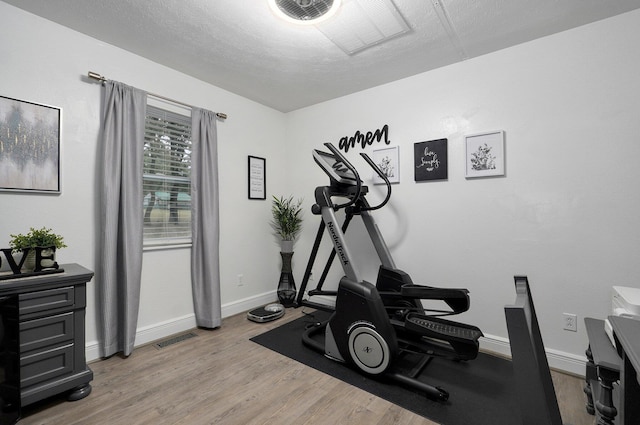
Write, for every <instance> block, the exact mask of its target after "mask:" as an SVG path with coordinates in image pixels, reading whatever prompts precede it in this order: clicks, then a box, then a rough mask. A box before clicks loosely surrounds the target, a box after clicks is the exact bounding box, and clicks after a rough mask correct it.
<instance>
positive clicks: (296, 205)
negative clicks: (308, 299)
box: [271, 196, 302, 307]
mask: <svg viewBox="0 0 640 425" xmlns="http://www.w3.org/2000/svg"><path fill="white" fill-rule="evenodd" d="M271 214H272V216H273V219H272V221H271V226H272V227H273V229H274V230H275V233H276V235H277V236H278V237H279V238H280V244H281V245H280V256H281V257H282V270H281V272H280V280H279V282H278V300H279V301H280V304H282V305H284V306H285V307H291V306H293V304H294V302H295V298H296V284H295V281H294V279H293V273H292V269H291V259H292V257H293V243H294V241H295V240H296V237H297V236H298V234H299V233H300V230H302V200H297V201H294V199H293V196H290V197H288V198H284V197H282V196H281V197H279V198H278V197H276V196H274V197H273V199H272V204H271Z"/></svg>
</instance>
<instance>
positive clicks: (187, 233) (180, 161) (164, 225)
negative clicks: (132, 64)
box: [142, 105, 191, 246]
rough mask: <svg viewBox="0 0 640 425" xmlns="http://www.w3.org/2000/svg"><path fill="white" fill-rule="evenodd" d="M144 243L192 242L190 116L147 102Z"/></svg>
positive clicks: (174, 243) (175, 243)
mask: <svg viewBox="0 0 640 425" xmlns="http://www.w3.org/2000/svg"><path fill="white" fill-rule="evenodd" d="M142 189H143V196H144V198H143V209H144V245H145V246H156V245H177V244H186V243H191V118H190V117H187V116H184V115H180V114H177V113H174V112H171V111H166V110H164V109H160V108H157V107H155V106H151V105H147V117H146V122H145V136H144V166H143V183H142Z"/></svg>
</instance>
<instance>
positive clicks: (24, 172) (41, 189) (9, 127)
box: [0, 96, 62, 194]
mask: <svg viewBox="0 0 640 425" xmlns="http://www.w3.org/2000/svg"><path fill="white" fill-rule="evenodd" d="M61 123H62V109H60V108H57V107H55V106H49V105H43V104H40V103H34V102H27V101H25V100H19V99H13V98H10V97H5V96H0V190H3V191H18V192H38V193H56V194H59V193H60V133H61Z"/></svg>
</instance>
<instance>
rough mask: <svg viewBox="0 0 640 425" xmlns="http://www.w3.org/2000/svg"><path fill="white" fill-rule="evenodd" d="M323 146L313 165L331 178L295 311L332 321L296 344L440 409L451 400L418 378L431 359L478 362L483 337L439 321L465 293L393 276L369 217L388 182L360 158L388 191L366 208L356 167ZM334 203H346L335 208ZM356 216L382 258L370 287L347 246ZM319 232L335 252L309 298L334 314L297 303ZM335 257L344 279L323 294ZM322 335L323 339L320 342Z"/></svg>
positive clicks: (461, 305)
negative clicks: (428, 303) (440, 305)
mask: <svg viewBox="0 0 640 425" xmlns="http://www.w3.org/2000/svg"><path fill="white" fill-rule="evenodd" d="M325 146H326V147H327V148H328V149H329V151H330V153H328V152H323V151H319V150H314V151H313V158H314V160H315V162H316V163H317V164H318V165H319V166H320V168H322V170H323V171H324V172H325V173H326V174H327V175H328V176H329V179H330V185H329V186H320V187H317V188H316V190H315V204H314V205H313V206H312V213H313V214H315V215H320V216H321V217H322V220H321V223H320V227H319V229H318V233H317V235H316V240H315V242H314V246H313V249H312V253H311V256H310V258H309V262H308V264H307V268H306V271H305V275H304V278H303V281H302V285H301V287H300V292H299V294H298V299H297V304H298V305H299V306H303V305H304V306H310V307H313V308H316V309H320V310H325V311H331V312H333V313H332V314H331V317H330V318H329V319H328V320H327V321H325V322H323V323H319V324H317V325H315V326H313V327H311V328H309V329H307V330H306V331H305V333H304V334H303V337H302V341H303V343H304V344H305V345H306V346H308V347H310V348H312V349H314V350H316V351H318V352H321V353H323V354H324V355H325V356H327V357H329V358H331V359H333V360H336V361H339V362H344V363H347V364H350V365H352V366H355V367H356V368H357V369H358V370H359V371H361V372H363V373H365V374H367V375H371V376H379V377H386V378H389V379H391V380H393V381H395V382H398V383H400V384H403V385H407V386H409V387H411V388H413V389H415V390H418V391H421V392H424V393H426V395H427V396H428V397H430V398H433V399H436V400H439V401H446V400H447V399H448V398H449V393H448V392H447V391H446V390H444V389H442V388H440V387H434V386H432V385H429V384H426V383H424V382H421V381H419V380H418V379H417V377H418V376H419V375H420V374H421V373H422V372H423V370H424V368H425V367H426V365H427V364H428V363H429V361H430V360H431V359H432V358H433V357H435V356H439V357H447V358H450V359H455V360H471V359H474V358H475V357H476V356H477V354H478V349H479V343H478V339H479V338H480V337H481V336H483V334H482V331H481V330H480V329H478V328H477V327H475V326H471V325H466V324H463V323H458V322H453V321H450V320H446V319H443V318H441V317H440V316H447V315H453V314H459V313H462V312H464V311H467V310H468V309H469V304H470V300H469V293H468V291H467V290H466V289H447V288H434V287H430V286H422V285H415V284H413V282H412V280H411V277H410V276H409V275H408V274H407V273H405V272H403V271H402V270H399V269H397V268H396V266H395V263H394V261H393V258H392V257H391V254H390V252H389V250H388V248H387V246H386V243H385V241H384V239H383V238H382V234H381V233H380V230H379V228H378V226H377V224H376V223H375V220H374V219H373V217H372V216H371V214H370V212H371V211H373V210H375V209H379V208H381V207H383V206H384V205H386V203H387V202H388V201H389V198H390V196H391V184H390V183H389V180H388V179H387V177H386V175H385V174H384V173H383V172H382V171H381V170H380V169H379V168H378V166H377V165H376V164H375V163H374V162H373V160H371V158H370V157H369V156H368V155H366V154H365V153H361V154H360V155H361V156H362V158H363V159H364V160H365V161H366V162H367V164H368V165H369V166H370V167H371V168H372V169H373V170H374V171H375V172H376V174H378V175H379V176H380V177H381V178H382V179H383V180H384V182H385V184H386V186H387V195H386V197H385V199H384V200H383V201H382V202H381V203H380V204H379V205H376V206H373V207H372V206H370V205H369V204H368V202H367V200H366V197H365V195H366V194H367V192H368V188H367V187H366V186H364V185H363V184H362V182H361V180H360V177H359V175H358V172H357V170H356V169H355V167H354V166H353V165H352V164H351V163H350V162H349V161H348V160H347V159H346V158H345V157H344V156H343V155H342V154H341V153H340V152H339V151H338V150H337V149H336V148H335V147H334V146H333V145H332V144H330V143H325ZM333 197H341V198H346V199H347V200H348V201H347V202H346V203H343V204H334V203H333V201H332V198H333ZM340 209H345V221H344V223H343V224H342V226H339V225H338V223H337V220H336V214H335V213H336V211H338V210H340ZM356 215H357V216H360V217H361V218H362V220H363V222H364V225H365V227H366V229H367V232H368V233H369V237H370V238H371V241H372V243H373V245H374V247H375V250H376V252H377V254H378V257H379V258H380V262H381V265H380V269H379V271H378V277H377V280H376V284H375V285H373V284H371V283H370V282H367V281H365V280H363V279H361V278H360V273H359V271H358V270H357V267H356V266H355V264H353V262H352V260H351V259H352V256H351V253H350V251H349V247H348V245H347V243H346V240H345V232H346V230H347V228H348V225H349V223H350V221H351V220H352V219H353V217H354V216H356ZM325 229H326V231H327V233H328V235H329V237H330V239H331V241H332V243H333V251H332V253H331V255H330V257H329V259H328V261H327V264H326V266H325V269H324V271H323V275H322V277H321V279H320V281H319V283H318V287H316V289H313V290H310V291H308V294H309V296H313V295H325V296H327V295H329V296H335V301H336V302H335V308H333V307H331V306H329V305H325V304H320V303H316V302H312V301H310V300H308V299H307V300H305V299H304V298H303V297H304V293H305V291H306V286H307V284H308V281H309V277H310V275H311V269H312V267H313V264H314V262H315V258H316V256H317V252H318V248H319V246H320V242H321V240H322V236H323V235H324V231H325ZM336 256H337V257H338V258H339V260H340V263H341V265H342V269H343V271H344V273H345V276H344V277H342V279H341V280H340V282H339V284H338V289H337V291H326V290H323V289H322V284H323V283H324V280H325V278H326V275H327V273H328V270H329V268H330V267H331V264H332V262H333V260H334V258H335V257H336ZM420 300H440V301H443V302H444V303H445V304H446V305H447V306H448V309H447V310H426V309H424V308H423V306H422V303H421V301H420ZM427 313H429V314H427ZM322 334H324V338H318V336H319V335H322ZM416 354H418V355H419V357H420V361H418V362H417V363H413V364H411V366H410V369H411V370H410V371H409V372H407V371H405V369H407V367H406V366H407V365H406V364H403V363H405V358H406V357H407V356H408V355H416Z"/></svg>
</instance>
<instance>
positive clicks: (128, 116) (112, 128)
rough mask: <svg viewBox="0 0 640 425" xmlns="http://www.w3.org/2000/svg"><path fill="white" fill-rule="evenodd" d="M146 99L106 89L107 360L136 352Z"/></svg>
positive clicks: (117, 86)
mask: <svg viewBox="0 0 640 425" xmlns="http://www.w3.org/2000/svg"><path fill="white" fill-rule="evenodd" d="M146 104H147V95H146V93H145V92H143V91H140V90H138V89H135V88H133V87H129V86H126V85H124V84H122V83H118V82H114V81H108V82H106V83H105V96H104V103H103V120H102V141H101V149H102V157H101V161H102V175H101V185H102V190H101V194H100V195H101V199H100V201H101V202H100V214H101V223H100V225H101V227H100V229H101V234H100V239H101V253H100V258H99V259H98V261H97V263H98V270H97V281H96V284H97V286H98V288H97V290H98V296H99V303H100V310H101V318H100V323H99V326H100V331H101V335H100V336H101V339H102V349H103V353H102V355H103V356H104V357H108V356H110V355H112V354H115V353H118V352H122V353H123V354H124V355H125V356H128V355H129V354H131V352H132V351H133V345H134V342H135V336H136V326H137V323H138V306H139V304H140V279H141V274H142V225H143V223H142V219H143V211H142V163H143V157H142V154H143V140H144V122H145V110H146Z"/></svg>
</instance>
